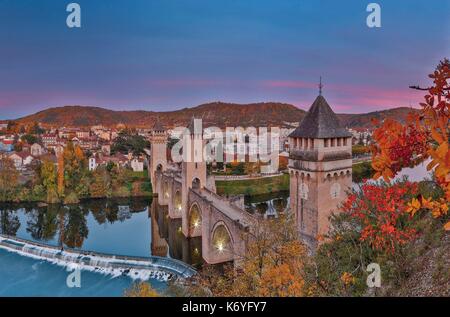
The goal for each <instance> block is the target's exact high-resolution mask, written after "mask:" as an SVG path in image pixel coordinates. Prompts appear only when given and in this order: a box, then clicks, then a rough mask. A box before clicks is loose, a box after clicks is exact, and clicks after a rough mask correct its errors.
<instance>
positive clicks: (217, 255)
mask: <svg viewBox="0 0 450 317" xmlns="http://www.w3.org/2000/svg"><path fill="white" fill-rule="evenodd" d="M181 174H182V171H180V170H176V169H170V166H169V167H168V169H166V170H165V171H163V170H156V171H155V174H154V176H153V177H152V179H154V185H153V186H154V194H155V199H157V201H158V204H159V205H161V206H167V215H168V217H169V218H171V219H180V220H181V228H182V232H183V234H184V236H185V237H187V238H195V237H201V241H202V256H203V259H204V261H205V262H207V263H209V264H217V263H223V262H229V261H236V260H239V258H240V256H241V255H243V254H244V252H245V248H246V241H247V236H248V232H249V229H250V226H251V224H252V222H254V221H256V219H255V218H254V217H253V216H252V215H251V214H249V213H248V212H247V211H245V209H244V204H243V199H240V200H239V199H227V198H225V197H222V196H220V195H218V194H216V193H215V192H214V191H213V190H211V189H209V188H207V187H203V186H199V187H195V186H193V187H188V186H183V178H182V176H181ZM183 197H186V201H185V202H184V201H183Z"/></svg>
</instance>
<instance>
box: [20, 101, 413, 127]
mask: <svg viewBox="0 0 450 317" xmlns="http://www.w3.org/2000/svg"><path fill="white" fill-rule="evenodd" d="M409 111H411V109H410V108H406V107H402V108H394V109H389V110H383V111H376V112H371V113H367V114H338V117H339V119H340V120H341V124H342V125H343V126H346V127H349V128H370V127H371V119H372V118H378V119H383V118H385V117H391V118H396V119H398V120H401V121H403V120H404V119H405V118H406V116H407V114H408V112H409ZM304 115H305V111H304V110H302V109H299V108H297V107H295V106H293V105H290V104H285V103H276V102H265V103H252V104H234V103H224V102H212V103H207V104H203V105H199V106H197V107H193V108H184V109H180V110H176V111H167V112H155V111H143V110H142V111H114V110H109V109H104V108H99V107H86V106H64V107H56V108H49V109H46V110H43V111H40V112H38V113H35V114H33V115H29V116H26V117H23V118H19V119H17V120H16V121H17V122H19V123H22V124H29V123H32V122H40V123H42V124H44V125H46V126H67V127H69V126H92V125H99V124H101V125H105V126H115V125H117V124H119V123H123V124H125V125H128V126H135V127H151V126H152V125H153V124H154V123H155V121H156V120H157V118H159V120H161V121H162V122H163V123H164V124H165V125H166V126H168V127H174V126H186V125H187V124H188V123H189V121H190V119H191V118H192V116H195V117H196V118H203V123H204V126H218V127H226V126H243V127H246V126H255V127H259V126H266V125H268V126H280V127H289V126H290V123H294V124H295V123H297V122H299V121H300V120H301V119H303V117H304Z"/></svg>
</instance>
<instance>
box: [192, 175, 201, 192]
mask: <svg viewBox="0 0 450 317" xmlns="http://www.w3.org/2000/svg"><path fill="white" fill-rule="evenodd" d="M200 185H201V184H200V180H199V179H198V178H197V177H196V178H194V179H193V180H192V189H200V187H201V186H200Z"/></svg>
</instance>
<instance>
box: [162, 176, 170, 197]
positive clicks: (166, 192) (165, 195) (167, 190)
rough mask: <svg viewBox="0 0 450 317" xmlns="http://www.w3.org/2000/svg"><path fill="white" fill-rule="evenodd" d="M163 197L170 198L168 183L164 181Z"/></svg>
mask: <svg viewBox="0 0 450 317" xmlns="http://www.w3.org/2000/svg"><path fill="white" fill-rule="evenodd" d="M163 195H164V198H169V197H170V187H169V181H168V180H165V181H164V184H163Z"/></svg>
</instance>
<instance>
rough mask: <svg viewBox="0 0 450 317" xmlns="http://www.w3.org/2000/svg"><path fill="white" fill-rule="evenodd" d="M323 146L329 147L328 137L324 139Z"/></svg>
mask: <svg viewBox="0 0 450 317" xmlns="http://www.w3.org/2000/svg"><path fill="white" fill-rule="evenodd" d="M323 146H324V147H328V139H324V140H323Z"/></svg>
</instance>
